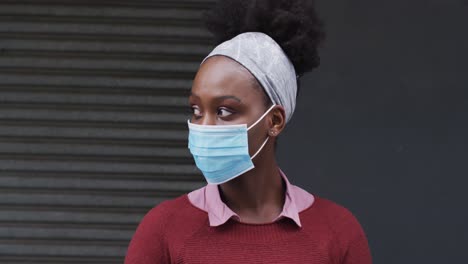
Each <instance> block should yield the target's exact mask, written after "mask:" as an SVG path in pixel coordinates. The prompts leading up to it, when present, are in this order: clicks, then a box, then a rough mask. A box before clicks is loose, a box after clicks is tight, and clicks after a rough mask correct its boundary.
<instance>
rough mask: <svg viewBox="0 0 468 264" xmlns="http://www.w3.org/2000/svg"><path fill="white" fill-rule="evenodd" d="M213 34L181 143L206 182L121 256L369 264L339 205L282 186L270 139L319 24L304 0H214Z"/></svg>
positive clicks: (357, 229) (159, 209)
mask: <svg viewBox="0 0 468 264" xmlns="http://www.w3.org/2000/svg"><path fill="white" fill-rule="evenodd" d="M206 19H207V25H208V29H209V30H210V31H211V32H212V33H213V34H214V35H215V37H216V38H217V39H218V43H217V44H219V45H218V46H217V47H216V48H215V49H214V50H213V51H212V52H211V53H210V54H209V55H208V56H207V57H206V58H205V59H204V60H203V61H202V63H201V66H200V68H199V70H198V72H197V74H196V76H195V79H194V81H193V86H192V89H191V95H190V97H189V103H190V107H191V109H192V117H191V119H190V120H189V121H188V128H189V149H190V152H191V153H192V155H193V157H194V160H195V163H196V165H197V167H198V168H199V169H200V171H201V172H202V173H203V175H204V176H205V178H206V180H207V182H208V184H207V185H206V186H205V187H203V188H200V189H198V190H195V191H193V192H191V193H189V194H185V195H182V196H180V197H178V198H176V199H173V200H170V201H166V202H163V203H161V204H159V205H158V206H156V207H155V208H153V209H152V210H151V211H150V212H148V213H147V215H146V216H145V217H144V219H143V220H142V222H141V223H140V225H139V227H138V228H137V231H136V233H135V235H134V237H133V238H132V241H131V243H130V246H129V249H128V252H127V256H126V259H125V263H127V264H133V263H139V264H149V263H315V264H319V263H345V264H351V263H356V264H357V263H359V264H369V263H371V256H370V252H369V248H368V243H367V240H366V236H365V234H364V232H363V230H362V228H361V226H360V224H359V223H358V221H357V220H356V218H355V217H354V216H353V215H352V213H351V212H349V211H348V210H347V209H345V208H343V207H341V206H339V205H337V204H335V203H333V202H331V201H329V200H326V199H324V198H321V197H318V196H316V195H312V194H310V193H308V192H307V191H305V190H303V189H301V188H300V187H297V186H294V185H292V184H291V183H290V182H289V181H288V179H287V177H286V175H285V174H284V173H283V172H282V171H281V170H280V169H279V167H278V165H277V163H276V159H275V143H276V140H277V138H278V136H279V135H280V134H281V132H282V131H283V129H284V128H285V126H286V124H287V123H288V121H289V120H290V119H291V117H292V114H293V112H294V108H295V103H296V93H297V83H298V78H299V77H298V76H300V75H302V74H303V73H304V72H306V71H310V70H312V69H313V68H314V67H316V66H318V62H319V58H318V55H317V46H318V44H319V42H320V41H321V39H322V38H323V33H322V31H321V24H320V22H319V20H318V19H317V17H316V15H315V12H314V9H313V7H312V5H311V4H310V3H309V2H308V1H299V0H296V1H291V0H289V1H278V0H276V1H275V0H271V1H252V0H231V1H220V2H219V3H218V4H217V5H216V6H215V8H214V9H213V10H212V11H211V12H210V13H208V14H207V15H206Z"/></svg>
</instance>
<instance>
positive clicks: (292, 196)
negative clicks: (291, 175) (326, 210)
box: [188, 169, 315, 227]
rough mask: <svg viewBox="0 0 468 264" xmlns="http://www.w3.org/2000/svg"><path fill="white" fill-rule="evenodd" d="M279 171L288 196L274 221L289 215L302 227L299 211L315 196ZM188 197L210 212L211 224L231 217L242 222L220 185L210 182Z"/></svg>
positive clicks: (312, 201)
mask: <svg viewBox="0 0 468 264" xmlns="http://www.w3.org/2000/svg"><path fill="white" fill-rule="evenodd" d="M279 172H280V175H281V177H282V178H283V180H284V182H285V184H286V191H285V196H286V197H285V199H284V205H283V210H282V211H281V213H280V214H279V215H278V216H277V217H276V218H275V219H274V220H273V221H272V222H275V221H277V220H279V219H281V218H283V217H287V218H290V219H292V220H293V221H294V222H295V223H296V224H297V225H298V226H299V227H301V220H300V219H299V213H300V212H302V211H303V210H305V209H307V208H308V207H310V206H311V205H312V204H313V203H314V200H315V198H314V196H313V195H312V194H310V193H309V192H307V191H306V190H304V189H302V188H300V187H298V186H295V185H293V184H291V183H290V182H289V180H288V178H287V177H286V175H285V174H284V172H283V171H282V170H281V169H279ZM188 198H189V201H190V203H191V204H192V205H194V206H195V207H197V208H199V209H201V210H203V211H205V212H207V213H208V220H209V223H210V226H220V225H222V224H224V223H226V222H227V221H228V220H229V219H231V218H233V219H235V220H237V221H239V222H241V219H240V217H239V215H237V214H236V213H235V212H233V211H232V210H231V209H230V208H229V207H228V206H227V205H226V204H225V203H224V202H223V201H222V200H221V196H220V194H219V190H218V185H212V184H208V185H206V186H204V187H202V188H200V189H197V190H194V191H192V192H190V193H189V194H188Z"/></svg>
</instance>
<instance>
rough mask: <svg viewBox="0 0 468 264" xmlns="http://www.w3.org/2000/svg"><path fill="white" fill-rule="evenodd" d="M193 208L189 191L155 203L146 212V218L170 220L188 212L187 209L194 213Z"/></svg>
mask: <svg viewBox="0 0 468 264" xmlns="http://www.w3.org/2000/svg"><path fill="white" fill-rule="evenodd" d="M193 210H194V208H193V206H191V204H190V202H189V200H188V196H187V193H185V194H182V195H180V196H178V197H175V198H171V199H167V200H164V201H163V202H161V203H159V204H157V205H155V206H154V207H153V208H151V209H150V210H149V211H148V212H147V213H146V215H145V216H144V220H147V219H149V220H158V221H170V220H171V219H172V218H177V217H179V216H180V215H181V214H187V211H189V212H188V213H189V214H192V213H193Z"/></svg>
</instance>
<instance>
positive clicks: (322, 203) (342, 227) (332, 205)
mask: <svg viewBox="0 0 468 264" xmlns="http://www.w3.org/2000/svg"><path fill="white" fill-rule="evenodd" d="M314 197H315V201H314V203H313V204H312V205H311V206H310V207H309V208H307V209H306V210H305V211H304V212H303V215H304V218H305V219H308V220H311V221H314V222H315V221H320V222H321V223H322V224H324V225H326V226H327V227H328V228H329V229H331V230H332V231H333V232H334V233H341V232H346V231H351V230H360V229H361V225H360V223H359V221H358V219H357V217H356V215H355V214H354V213H353V212H351V210H350V209H348V208H347V207H345V206H343V205H341V204H339V203H337V202H334V201H332V200H330V199H327V198H323V197H319V196H317V195H314Z"/></svg>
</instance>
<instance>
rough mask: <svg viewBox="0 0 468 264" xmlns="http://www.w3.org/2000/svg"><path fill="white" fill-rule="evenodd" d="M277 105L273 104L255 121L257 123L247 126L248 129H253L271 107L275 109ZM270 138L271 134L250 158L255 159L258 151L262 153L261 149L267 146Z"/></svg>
mask: <svg viewBox="0 0 468 264" xmlns="http://www.w3.org/2000/svg"><path fill="white" fill-rule="evenodd" d="M275 106H276V105H275V104H273V105H272V106H271V107H270V108H269V109H268V110H267V111H266V112H265V113H264V114H263V115H262V116H261V117H260V118H259V119H258V120H257V121H255V123H253V124H252V125H251V126H250V127H249V128H247V131H249V129H251V128H252V127H254V126H255V125H256V124H258V122H260V120H262V119H263V118H264V117H265V116H266V115H267V114H268V113H269V112H270V111H271V109H273V107H275ZM268 139H270V136H267V138H266V139H265V141H263V144H262V145H261V146H260V148H258V150H257V152H255V154H253V156H252V157H251V158H250V159H251V160H253V159H254V158H255V157H256V156H257V155H258V153H260V151H262V149H263V147H265V145H266V143H267V142H268Z"/></svg>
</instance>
